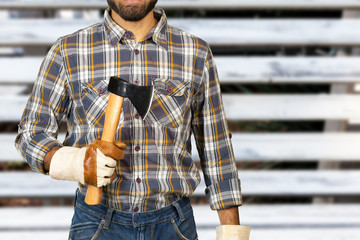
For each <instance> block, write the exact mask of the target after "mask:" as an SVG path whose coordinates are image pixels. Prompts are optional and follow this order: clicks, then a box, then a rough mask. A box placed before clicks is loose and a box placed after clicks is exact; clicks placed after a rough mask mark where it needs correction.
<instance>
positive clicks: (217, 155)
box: [192, 48, 242, 210]
mask: <svg viewBox="0 0 360 240" xmlns="http://www.w3.org/2000/svg"><path fill="white" fill-rule="evenodd" d="M192 113H193V120H192V131H193V133H194V137H195V140H196V147H197V149H198V152H199V156H200V162H201V167H202V170H203V172H204V178H205V184H206V186H207V187H206V190H205V193H206V196H207V198H208V199H209V203H210V207H211V209H213V210H219V209H224V208H229V207H233V206H240V205H242V194H241V184H240V179H239V178H238V173H237V169H236V165H235V159H234V153H233V148H232V144H231V139H230V136H229V130H228V124H227V120H226V116H225V111H224V106H223V102H222V97H221V90H220V83H219V78H218V73H217V69H216V65H215V62H214V59H213V55H212V52H211V50H210V48H209V50H208V54H207V57H206V61H205V64H204V70H203V76H202V82H201V85H200V87H199V90H198V92H197V94H196V95H195V97H194V99H193V103H192Z"/></svg>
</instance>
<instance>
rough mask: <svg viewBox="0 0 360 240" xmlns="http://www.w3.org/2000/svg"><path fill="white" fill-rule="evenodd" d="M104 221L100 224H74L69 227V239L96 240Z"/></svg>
mask: <svg viewBox="0 0 360 240" xmlns="http://www.w3.org/2000/svg"><path fill="white" fill-rule="evenodd" d="M104 223H105V220H101V222H100V223H96V222H84V223H78V224H74V225H72V226H71V227H70V233H69V239H70V240H78V239H79V240H96V239H97V237H98V236H99V234H100V232H101V230H102V228H103V226H104Z"/></svg>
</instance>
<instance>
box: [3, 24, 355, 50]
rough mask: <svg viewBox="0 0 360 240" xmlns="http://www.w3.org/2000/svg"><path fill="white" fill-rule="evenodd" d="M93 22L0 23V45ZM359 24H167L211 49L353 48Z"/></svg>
mask: <svg viewBox="0 0 360 240" xmlns="http://www.w3.org/2000/svg"><path fill="white" fill-rule="evenodd" d="M99 21H101V20H99ZM94 22H95V21H94V20H76V21H74V20H65V19H64V20H59V19H49V20H46V21H44V20H39V19H26V20H24V19H23V20H0V32H1V33H2V34H1V35H0V46H33V45H38V46H39V45H45V46H49V45H51V44H52V43H53V42H54V41H55V40H56V39H57V38H58V37H60V36H63V35H66V34H69V33H71V32H75V31H77V30H78V29H81V28H84V27H87V26H90V25H92V24H94ZM359 22H360V21H359V20H335V19H321V20H319V19H305V20H299V19H286V20H279V19H261V20H250V19H246V20H242V19H188V18H187V19H171V18H170V19H169V24H171V25H173V26H175V27H179V28H180V29H183V30H185V31H187V32H190V33H196V35H197V36H199V37H200V38H202V39H204V40H206V41H207V42H209V43H210V44H211V45H212V46H228V47H236V46H279V45H281V46H317V45H326V46H327V45H341V46H355V45H360V38H359V37H358V36H359V35H360V29H359V28H358V26H359ZM234 29H235V31H234ZM230 36H231V37H230Z"/></svg>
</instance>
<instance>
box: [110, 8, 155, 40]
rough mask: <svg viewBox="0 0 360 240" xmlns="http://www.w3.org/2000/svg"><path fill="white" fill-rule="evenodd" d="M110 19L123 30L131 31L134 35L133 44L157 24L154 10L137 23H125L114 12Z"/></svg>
mask: <svg viewBox="0 0 360 240" xmlns="http://www.w3.org/2000/svg"><path fill="white" fill-rule="evenodd" d="M111 18H112V19H113V20H114V21H115V22H116V23H117V24H118V25H119V26H120V27H122V28H123V29H125V30H127V31H131V32H132V33H133V34H134V37H135V42H138V41H140V40H142V39H143V38H144V37H145V36H146V35H147V34H148V33H149V32H150V30H151V29H152V28H153V27H154V26H155V25H156V24H157V20H156V19H155V17H154V10H151V11H150V12H149V13H148V15H146V16H145V17H144V18H143V19H141V20H140V21H138V22H129V21H125V20H124V19H123V18H121V17H120V16H119V15H118V14H117V13H116V12H115V11H111Z"/></svg>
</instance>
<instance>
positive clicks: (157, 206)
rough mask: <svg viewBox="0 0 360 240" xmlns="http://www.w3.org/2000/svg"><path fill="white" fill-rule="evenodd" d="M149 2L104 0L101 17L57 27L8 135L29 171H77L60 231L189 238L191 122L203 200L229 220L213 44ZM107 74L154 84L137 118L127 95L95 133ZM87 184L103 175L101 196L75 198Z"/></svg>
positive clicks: (70, 176) (227, 162) (227, 165)
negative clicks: (108, 135) (113, 119)
mask: <svg viewBox="0 0 360 240" xmlns="http://www.w3.org/2000/svg"><path fill="white" fill-rule="evenodd" d="M156 2H157V0H108V4H109V6H110V9H108V10H106V11H105V15H104V20H103V22H101V23H98V24H95V25H93V26H90V27H88V28H85V29H81V30H79V31H77V32H75V33H73V34H70V35H67V36H64V37H61V38H59V39H58V40H57V41H56V42H55V44H54V45H53V46H52V48H51V49H50V51H49V53H48V54H47V56H46V58H45V59H44V61H43V63H42V65H41V68H40V71H39V75H38V79H37V81H36V82H35V85H34V88H33V91H32V94H31V97H30V99H29V101H28V103H27V105H26V108H25V111H24V114H23V117H22V119H21V122H20V124H19V134H18V136H17V138H16V147H17V149H18V150H19V152H20V153H21V154H22V155H23V157H24V158H25V159H26V161H27V162H28V163H29V164H30V166H31V167H32V169H33V170H34V171H37V172H41V173H44V174H50V176H51V177H53V178H55V179H60V180H72V181H77V182H79V189H78V190H77V193H76V199H75V213H74V216H73V220H72V225H71V229H70V239H197V233H196V229H195V222H194V219H193V214H192V209H191V206H190V203H189V199H188V196H190V195H191V194H192V193H193V191H194V190H195V188H196V186H197V185H198V184H199V181H200V174H199V172H198V170H197V168H196V166H195V164H194V162H193V161H192V159H191V141H190V136H191V133H193V134H194V137H195V139H196V146H197V149H198V152H199V156H200V158H201V166H202V169H203V172H204V177H205V183H206V185H207V188H206V195H207V197H208V199H209V202H210V206H211V208H212V209H213V210H217V211H218V215H219V219H220V223H221V224H222V225H238V224H239V216H238V206H240V205H241V204H242V198H241V188H240V180H239V179H238V176H237V170H236V167H235V163H234V156H233V151H232V146H231V140H230V137H229V131H228V126H227V121H226V118H225V113H224V109H223V104H222V99H221V93H220V85H219V80H218V76H217V70H216V66H215V63H214V60H213V55H212V52H211V50H210V48H209V45H208V44H207V43H206V42H205V41H203V40H202V39H200V38H197V37H195V36H193V35H191V34H189V33H186V32H184V31H182V30H180V29H177V28H175V27H172V26H170V25H168V24H167V19H166V16H165V13H164V12H163V10H162V9H158V8H154V7H155V4H156ZM111 76H117V77H121V78H123V79H125V80H127V81H129V82H131V83H134V84H137V85H153V86H154V88H155V92H154V96H153V101H152V105H151V108H150V112H149V114H148V115H147V117H146V118H145V119H141V117H140V116H139V114H138V113H137V112H136V110H135V108H134V107H133V105H132V104H131V103H130V102H129V101H128V100H127V99H125V101H124V104H123V112H122V116H121V119H120V123H119V126H118V132H117V134H116V136H115V138H116V140H117V141H116V142H115V143H114V144H110V143H106V142H103V141H100V140H96V139H100V138H101V134H102V129H103V124H104V110H105V107H106V103H107V100H108V97H109V92H108V91H107V85H108V82H109V79H110V77H111ZM61 120H66V123H67V133H66V138H65V141H64V142H63V143H60V142H59V141H58V140H57V139H56V136H57V133H58V130H59V123H60V121H61ZM89 144H90V145H89ZM120 159H122V160H120ZM117 160H120V161H117ZM94 161H95V166H97V167H96V169H95V172H96V173H97V174H96V176H94V174H92V172H93V171H91V169H90V170H89V168H88V165H87V163H88V162H90V163H94ZM92 170H94V169H92ZM88 184H90V185H94V186H98V187H103V198H102V203H101V204H99V205H94V206H90V205H87V204H86V203H84V195H85V194H86V190H87V185H88Z"/></svg>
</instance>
